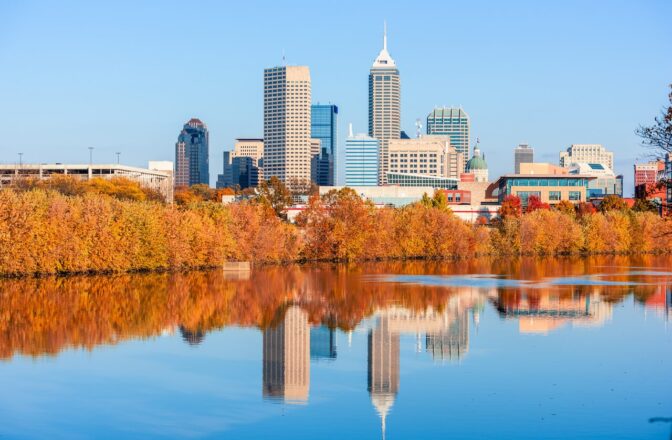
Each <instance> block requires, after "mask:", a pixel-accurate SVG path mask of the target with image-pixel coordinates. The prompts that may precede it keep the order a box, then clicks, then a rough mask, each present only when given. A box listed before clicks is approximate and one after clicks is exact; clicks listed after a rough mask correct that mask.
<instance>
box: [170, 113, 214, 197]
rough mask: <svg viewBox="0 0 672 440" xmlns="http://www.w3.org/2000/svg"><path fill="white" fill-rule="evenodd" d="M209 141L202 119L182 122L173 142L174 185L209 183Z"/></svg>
mask: <svg viewBox="0 0 672 440" xmlns="http://www.w3.org/2000/svg"><path fill="white" fill-rule="evenodd" d="M209 142H210V141H209V133H208V127H207V126H206V125H205V124H204V123H203V121H201V120H200V119H197V118H192V119H190V120H189V121H188V122H187V123H186V124H184V127H182V131H181V132H180V134H179V136H178V137H177V143H176V144H175V186H191V185H196V184H205V185H210V160H209V157H210V152H209Z"/></svg>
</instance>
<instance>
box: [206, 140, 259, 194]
mask: <svg viewBox="0 0 672 440" xmlns="http://www.w3.org/2000/svg"><path fill="white" fill-rule="evenodd" d="M263 161H264V140H263V139H258V138H238V139H236V142H235V144H234V146H233V151H224V162H223V164H224V165H223V170H222V174H219V175H218V176H217V188H226V187H230V186H235V185H240V186H241V188H248V187H250V186H257V185H258V184H259V182H260V181H261V180H262V179H263V178H264V174H263V168H262V167H263ZM234 162H236V166H237V169H236V171H237V172H234V170H233V168H234ZM240 172H242V173H247V174H246V175H244V176H242V178H241V174H240Z"/></svg>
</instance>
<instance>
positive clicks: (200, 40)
mask: <svg viewBox="0 0 672 440" xmlns="http://www.w3.org/2000/svg"><path fill="white" fill-rule="evenodd" d="M378 6H379V5H376V4H373V5H366V6H363V7H362V8H361V12H362V13H360V14H356V17H352V16H351V14H346V13H345V10H347V9H348V7H347V5H344V7H343V8H342V9H343V11H340V10H339V11H336V12H335V13H334V15H333V16H332V20H329V21H327V22H325V21H324V20H320V21H319V26H318V24H317V23H315V24H311V25H310V26H309V28H307V29H306V28H303V29H299V28H296V29H292V28H291V26H285V25H280V24H278V23H273V22H272V20H271V17H272V16H274V14H277V13H279V11H277V10H276V7H271V8H268V10H267V11H264V12H260V13H258V14H260V16H257V15H258V14H256V15H255V14H250V17H254V19H255V20H257V19H258V20H261V21H262V22H263V23H269V24H270V26H271V30H273V31H274V32H276V33H277V34H278V35H279V38H278V39H277V41H274V42H272V43H270V44H269V43H268V41H266V40H264V41H262V39H260V38H259V39H257V38H256V37H255V38H253V39H252V40H251V41H249V45H248V46H247V47H246V50H244V51H243V50H242V49H240V48H236V47H235V45H233V44H230V43H222V42H226V41H227V40H231V39H230V38H228V37H226V35H228V33H229V32H234V34H235V32H237V31H239V30H240V27H241V26H245V23H246V22H245V21H244V20H243V22H242V23H239V24H236V23H231V20H230V19H229V18H227V14H225V11H224V10H223V9H220V6H217V5H213V4H205V5H203V8H204V9H205V10H207V11H208V12H210V14H209V17H207V18H206V19H204V23H203V27H202V28H200V29H198V31H197V32H195V34H194V35H190V36H184V35H180V36H179V38H178V37H177V36H171V35H170V34H169V29H171V31H172V29H174V25H173V23H174V22H176V20H177V18H178V17H179V13H180V8H170V7H166V8H162V10H161V11H159V10H157V9H156V8H153V7H152V6H151V5H144V6H140V7H135V8H134V11H135V12H136V13H135V14H134V17H129V16H128V14H124V11H125V9H126V8H127V7H129V4H126V5H124V4H123V3H120V4H118V5H114V6H109V5H108V6H99V5H98V6H95V5H84V4H82V3H73V4H66V5H64V7H63V8H60V9H59V10H58V11H52V13H51V14H50V15H49V16H48V17H47V16H46V15H45V14H44V13H40V11H39V3H26V4H22V5H15V4H4V5H3V6H0V10H2V12H3V13H4V15H6V16H7V17H9V27H7V28H6V29H4V30H3V32H2V33H1V34H0V57H2V59H3V60H7V61H11V62H9V63H5V65H8V66H9V68H7V69H6V70H5V71H4V72H3V74H4V75H5V77H6V83H8V84H10V83H11V84H12V87H11V88H9V87H8V88H7V89H8V90H7V91H6V93H5V98H6V99H5V102H6V103H7V104H8V105H6V106H5V107H4V108H3V109H2V110H0V120H3V124H7V127H12V130H6V133H7V136H5V138H4V139H3V141H1V143H0V151H2V153H3V154H2V155H0V162H2V163H7V164H9V163H14V162H17V161H18V153H24V156H23V161H24V162H33V163H35V162H64V163H73V162H74V163H86V162H88V160H87V159H88V153H89V151H88V147H89V146H93V147H94V148H95V149H94V151H93V157H94V161H96V162H103V163H105V162H112V161H113V160H114V161H116V160H115V159H116V157H115V152H118V151H119V152H121V161H122V163H125V164H129V165H140V164H143V163H145V162H146V161H147V160H148V159H159V160H160V159H163V160H171V159H173V154H172V146H173V145H174V142H175V141H174V136H175V130H176V129H177V128H176V127H179V126H180V125H181V124H183V123H184V121H185V120H188V119H189V118H191V117H198V118H199V119H201V120H203V121H204V122H205V123H206V124H207V125H208V128H209V129H210V131H211V133H212V137H211V142H210V143H211V145H210V149H211V150H212V151H211V163H210V184H211V185H214V179H215V176H216V175H217V174H218V173H220V172H221V171H220V170H221V167H222V162H221V160H222V159H221V151H222V150H224V149H230V148H231V146H232V144H233V141H234V139H235V138H237V137H261V135H262V130H261V125H262V118H261V114H262V111H261V110H262V99H261V97H262V96H261V95H262V91H261V90H259V83H260V80H261V77H262V75H263V73H262V72H263V69H264V68H266V67H269V66H272V65H274V64H278V63H280V62H281V59H282V53H283V50H284V51H285V53H286V54H287V56H286V59H287V61H288V64H295V63H296V64H303V65H308V66H309V67H310V68H311V70H312V73H313V75H312V77H313V84H314V90H313V100H312V102H313V103H316V102H332V103H334V104H336V105H338V106H339V110H340V114H341V115H340V119H341V122H342V123H341V127H340V128H339V133H338V137H339V139H345V138H346V136H345V130H346V128H345V127H346V126H347V124H348V123H349V122H353V123H354V124H355V126H357V127H363V126H364V125H365V123H366V112H367V108H366V87H367V84H366V79H365V75H366V73H365V72H366V71H367V70H368V68H369V67H370V65H371V62H372V60H373V56H374V55H375V54H376V53H377V52H378V51H379V49H380V35H381V30H382V29H381V27H382V22H383V19H387V22H388V38H389V39H390V46H391V47H392V48H393V52H394V55H395V60H396V61H397V62H398V64H399V65H400V66H402V72H401V74H402V75H403V76H404V92H403V93H404V98H403V100H402V112H401V113H402V125H401V128H402V129H403V130H405V131H406V132H409V133H410V132H413V129H412V128H413V123H414V121H415V119H417V118H423V117H424V116H425V115H426V114H427V113H428V112H429V111H431V110H432V108H434V107H435V106H441V105H460V106H462V107H463V108H464V109H465V110H466V111H467V112H469V115H470V116H471V119H472V129H471V131H472V140H471V143H472V145H473V142H474V138H475V137H476V136H478V137H480V138H481V139H482V141H483V144H484V145H487V146H488V151H487V152H488V158H489V159H490V162H491V163H492V169H491V170H490V171H491V174H492V175H501V174H504V173H506V172H510V170H511V169H513V158H512V157H511V154H510V151H511V149H512V148H514V147H515V146H516V145H518V144H519V143H525V142H527V143H529V144H530V145H534V146H535V149H536V150H537V151H536V153H537V160H539V161H549V162H556V160H557V159H556V158H557V154H558V152H559V151H562V150H564V149H566V148H567V147H569V145H571V144H572V143H600V144H602V145H604V146H605V147H606V148H608V149H609V150H611V151H614V153H615V157H616V164H615V167H614V168H615V171H616V172H617V173H619V174H620V173H622V174H624V176H625V178H626V182H625V183H624V186H625V187H626V188H627V189H628V192H630V191H631V187H632V172H631V169H632V163H634V161H635V160H637V159H639V160H640V162H641V161H644V157H643V156H644V154H645V153H646V152H645V151H644V150H643V149H641V148H639V139H638V138H637V137H636V136H635V134H634V129H635V128H636V126H637V125H638V124H640V123H648V122H649V121H650V120H651V119H652V117H653V116H654V115H655V112H656V110H657V109H658V108H659V107H660V106H661V105H662V100H661V98H660V96H661V95H662V93H663V91H664V89H665V85H666V83H667V82H669V79H667V78H665V73H666V72H669V71H670V68H671V66H672V61H670V60H669V59H666V58H665V57H660V56H655V55H654V54H659V53H665V51H669V45H670V43H669V41H672V39H670V38H669V37H670V36H671V33H672V31H670V30H669V27H665V26H664V17H666V16H669V12H670V9H671V8H672V7H671V6H670V5H669V4H666V3H664V2H662V1H661V2H649V3H646V4H644V5H617V6H614V5H609V10H610V19H609V20H608V21H606V20H604V19H603V15H602V13H601V11H602V10H603V9H604V7H605V5H604V4H603V5H600V4H594V5H590V6H585V7H582V8H579V6H578V3H570V4H565V5H563V6H550V8H551V9H553V12H555V14H554V15H555V17H557V18H558V20H552V21H551V20H549V19H546V18H545V17H544V16H545V15H546V14H543V13H542V12H543V11H540V10H539V9H538V8H535V7H532V5H531V4H529V3H526V2H521V3H514V4H507V5H506V7H504V6H493V8H492V9H494V10H493V11H492V14H493V15H492V17H482V16H480V15H478V14H476V13H475V10H476V9H478V8H477V7H476V6H467V5H460V6H459V7H458V8H457V9H456V10H451V11H450V12H451V16H453V17H454V18H455V20H454V22H455V24H454V26H455V32H456V33H459V32H460V31H461V32H462V33H463V35H465V37H464V39H463V40H461V46H460V48H459V49H458V55H461V57H460V60H464V61H461V62H460V65H461V66H464V67H463V68H461V69H454V68H452V69H451V70H450V73H451V76H450V78H449V81H448V82H446V83H445V84H442V86H441V87H439V88H437V87H436V85H437V84H440V82H439V81H441V79H442V78H444V76H443V73H445V71H446V69H448V67H449V66H450V65H452V64H454V62H453V61H454V60H453V59H452V57H451V58H450V59H448V57H445V58H446V59H443V58H441V57H439V58H437V57H436V56H433V55H434V53H435V51H436V50H438V49H439V48H440V45H439V44H438V42H433V41H430V40H427V39H426V37H425V35H424V33H421V32H416V29H415V25H413V24H412V23H413V21H414V20H412V19H411V18H414V17H417V16H419V15H421V16H422V17H423V18H424V19H426V20H427V25H428V26H430V25H433V24H437V23H438V21H439V18H440V17H441V16H442V14H441V11H445V12H447V10H443V9H442V8H441V7H440V6H439V7H437V8H438V11H437V12H438V14H432V15H436V17H434V16H427V15H426V14H423V13H422V12H419V11H405V10H404V11H403V12H402V11H401V10H397V9H396V8H394V7H390V8H388V9H387V10H385V13H384V16H383V14H381V13H380V11H379V10H376V8H377V7H378ZM236 8H238V9H240V11H238V12H240V13H241V14H243V15H244V12H245V11H244V10H245V9H247V8H251V9H255V8H254V5H253V4H251V5H246V6H237V7H236ZM437 8H435V9H437ZM498 8H505V9H504V10H501V11H499V10H498ZM100 9H103V11H102V12H104V13H105V14H107V16H108V17H111V18H113V20H110V21H109V22H110V23H114V26H110V25H109V24H106V23H104V22H103V23H100V21H101V20H103V21H105V20H104V19H103V18H102V17H103V16H105V14H101V10H100ZM523 11H524V12H525V13H526V14H527V15H524V14H521V12H523ZM227 12H229V11H227ZM255 12H256V10H255ZM317 12H319V11H304V12H302V13H301V14H299V15H301V17H297V18H291V21H292V23H293V22H294V21H295V20H298V19H299V18H300V19H302V20H305V19H306V18H308V19H310V18H311V17H312V14H316V13H317ZM496 12H502V14H501V17H500V18H496V17H497V14H496ZM563 19H564V20H563ZM308 21H310V20H308ZM353 21H354V22H355V23H353V24H359V25H360V26H358V30H357V32H354V33H342V32H341V33H334V31H335V30H336V29H342V28H343V27H344V26H345V24H346V23H351V22H353ZM480 21H483V22H484V23H487V26H482V25H480V24H481V23H479V22H480ZM549 21H551V22H550V23H549ZM622 22H627V23H628V24H629V26H630V29H633V28H634V29H635V30H637V32H632V33H628V34H629V35H628V36H627V37H626V36H625V35H624V34H623V33H622V32H621V31H620V29H622V28H621V27H620V24H622ZM223 23H224V24H226V25H222V24H223ZM567 23H569V24H567ZM657 23H659V24H657ZM364 24H366V26H364ZM522 25H525V26H522ZM118 26H123V27H124V28H126V29H127V30H128V32H127V33H126V35H124V36H121V35H119V34H118V33H117V28H118ZM227 26H229V27H228V28H227ZM279 26H280V27H279ZM565 26H568V28H567V29H565ZM82 27H83V30H82ZM317 27H320V29H322V30H326V31H327V32H320V33H319V34H318V33H315V32H314V31H315V29H316V28H317ZM572 29H582V32H580V33H577V35H574V33H572V32H571V30H572ZM470 30H471V31H470ZM82 31H84V32H87V33H88V34H90V38H87V39H84V40H85V41H84V40H82V39H81V38H80V39H77V38H76V37H77V36H79V35H81V32H82ZM329 31H331V32H329ZM504 31H505V32H504ZM531 34H534V35H535V39H527V37H526V36H527V35H531ZM152 35H154V36H152ZM156 35H159V36H160V37H162V38H158V39H157V37H156ZM334 35H336V36H335V37H334ZM502 35H503V36H502ZM633 35H634V36H633ZM163 37H165V39H167V42H168V43H170V44H167V45H165V47H162V43H161V41H163V39H164V38H163ZM311 40H312V41H311ZM532 40H534V41H532ZM215 41H216V43H217V44H218V45H220V46H221V47H218V46H213V44H215ZM136 42H139V44H136ZM317 46H321V47H323V48H324V50H322V51H316V50H315V48H316V47H317ZM156 48H158V49H157V50H154V49H156ZM187 48H189V50H191V51H194V52H195V53H196V54H206V53H212V54H214V55H215V56H214V57H213V58H209V57H206V58H204V64H203V66H202V69H196V70H194V69H192V70H181V69H177V70H176V69H174V66H173V67H172V68H170V69H169V68H168V66H170V65H171V64H174V60H175V57H176V55H177V53H178V50H182V49H184V50H186V49H187ZM418 48H420V49H418ZM570 48H571V50H570ZM213 49H215V50H213ZM542 52H543V53H542ZM546 52H547V54H545V53H546ZM616 53H618V54H619V56H618V57H616V56H612V55H615V54H616ZM249 54H254V56H253V57H250V56H249ZM221 55H226V56H225V58H226V60H227V61H226V63H227V64H228V63H235V64H240V65H239V66H238V67H237V68H236V69H227V70H221V69H218V68H217V66H219V65H220V63H222V62H223V61H216V60H214V58H217V57H220V56H221ZM624 57H625V59H627V60H629V62H625V63H624V62H623V58H624ZM643 57H648V58H651V59H653V60H654V61H653V63H654V66H652V67H651V68H649V69H640V68H639V67H638V62H639V60H641V59H642V58H643ZM616 60H618V61H616ZM539 61H542V62H539ZM579 66H580V67H581V68H580V69H578V68H577V67H579ZM159 72H161V75H159V77H157V74H158V73H159ZM185 82H186V83H188V84H190V86H192V87H190V88H187V89H181V88H180V86H179V85H180V84H183V83H185ZM453 84H454V86H453ZM548 84H553V87H549V85H548ZM101 85H103V86H104V87H100V86H101ZM184 90H188V91H184ZM180 95H181V96H180ZM55 105H58V110H57V109H56V107H54V106H55ZM618 108H627V109H628V111H627V112H619V111H613V109H618ZM507 112H508V113H507ZM569 113H572V115H573V117H572V118H571V120H569V121H568V120H567V119H566V118H565V116H564V115H567V114H569ZM506 114H508V115H515V116H516V117H515V118H507V117H504V116H505V115H506ZM559 121H562V122H561V123H558V122H559ZM122 127H123V128H122ZM73 132H75V133H78V135H77V136H73V135H72V134H73ZM338 148H339V153H340V152H341V150H342V149H343V148H344V142H341V143H340V144H339V145H338ZM339 156H340V157H342V156H343V155H342V154H340V155H339ZM337 169H340V170H343V167H338V166H337Z"/></svg>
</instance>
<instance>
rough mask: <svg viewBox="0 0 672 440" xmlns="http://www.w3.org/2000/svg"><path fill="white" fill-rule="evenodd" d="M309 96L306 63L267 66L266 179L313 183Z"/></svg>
mask: <svg viewBox="0 0 672 440" xmlns="http://www.w3.org/2000/svg"><path fill="white" fill-rule="evenodd" d="M310 96H311V85H310V70H309V69H308V67H307V66H281V67H272V68H270V69H264V178H266V179H270V178H271V177H272V176H276V177H278V178H279V179H280V180H281V181H282V182H284V183H285V184H287V185H289V186H292V185H293V184H294V183H296V184H297V185H300V184H301V183H305V182H310V171H311V159H312V156H311V143H310V139H311V124H310V120H311V109H310V104H311V103H310Z"/></svg>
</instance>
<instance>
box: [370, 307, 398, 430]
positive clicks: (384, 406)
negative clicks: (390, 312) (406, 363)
mask: <svg viewBox="0 0 672 440" xmlns="http://www.w3.org/2000/svg"><path fill="white" fill-rule="evenodd" d="M367 388H368V391H369V393H370V395H371V402H372V403H373V406H374V407H375V408H376V411H378V414H379V415H380V419H381V429H382V436H383V438H385V421H386V419H387V414H388V413H389V412H390V409H391V408H392V405H394V400H395V398H396V395H397V392H398V391H399V333H393V332H392V331H391V330H390V318H389V317H388V316H381V317H380V318H379V320H378V324H377V326H376V327H375V328H374V329H372V330H370V331H369V341H368V387H367Z"/></svg>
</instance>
